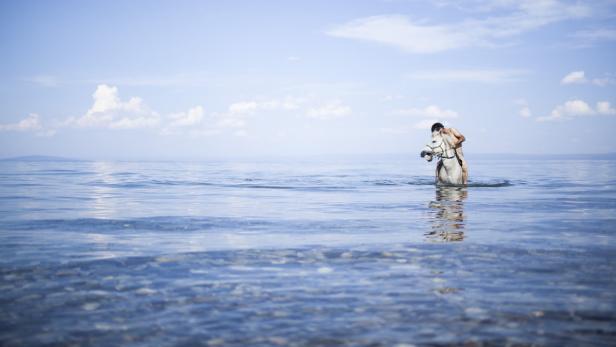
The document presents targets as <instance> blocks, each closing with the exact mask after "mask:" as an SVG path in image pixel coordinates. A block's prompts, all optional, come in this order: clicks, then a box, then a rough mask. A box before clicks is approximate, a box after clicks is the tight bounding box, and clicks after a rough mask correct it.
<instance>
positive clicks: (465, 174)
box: [456, 148, 468, 184]
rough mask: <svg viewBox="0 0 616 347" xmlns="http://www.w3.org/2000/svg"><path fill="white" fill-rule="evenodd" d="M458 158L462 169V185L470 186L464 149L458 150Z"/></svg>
mask: <svg viewBox="0 0 616 347" xmlns="http://www.w3.org/2000/svg"><path fill="white" fill-rule="evenodd" d="M456 156H457V157H458V162H459V163H460V166H461V167H462V183H463V184H468V165H467V164H466V160H465V159H464V154H462V148H456Z"/></svg>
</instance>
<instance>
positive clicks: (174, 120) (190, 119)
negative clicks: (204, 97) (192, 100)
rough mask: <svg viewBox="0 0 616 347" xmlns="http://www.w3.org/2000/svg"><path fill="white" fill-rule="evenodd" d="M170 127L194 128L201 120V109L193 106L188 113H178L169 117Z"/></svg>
mask: <svg viewBox="0 0 616 347" xmlns="http://www.w3.org/2000/svg"><path fill="white" fill-rule="evenodd" d="M169 118H170V119H171V122H170V123H169V126H171V127H191V126H195V125H197V124H199V123H201V121H202V120H203V107H201V106H195V107H193V108H191V109H189V110H188V112H180V113H174V114H171V115H169Z"/></svg>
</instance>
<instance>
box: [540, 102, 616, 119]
mask: <svg viewBox="0 0 616 347" xmlns="http://www.w3.org/2000/svg"><path fill="white" fill-rule="evenodd" d="M593 115H616V109H614V108H612V107H611V105H610V103H609V102H607V101H600V102H598V103H597V106H596V109H593V108H592V107H591V106H590V105H589V104H588V103H586V102H585V101H583V100H570V101H567V102H565V103H564V104H562V105H558V106H556V108H554V110H552V112H551V113H550V115H549V116H545V117H539V118H537V121H539V122H545V121H555V120H566V119H573V118H575V117H588V116H593Z"/></svg>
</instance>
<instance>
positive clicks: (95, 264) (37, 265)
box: [0, 158, 616, 346]
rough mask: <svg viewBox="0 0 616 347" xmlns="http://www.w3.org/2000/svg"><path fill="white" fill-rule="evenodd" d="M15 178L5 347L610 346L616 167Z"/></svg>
mask: <svg viewBox="0 0 616 347" xmlns="http://www.w3.org/2000/svg"><path fill="white" fill-rule="evenodd" d="M470 166H471V178H472V182H471V184H470V185H469V187H468V188H455V187H444V188H435V186H434V184H433V178H432V172H433V171H432V170H433V165H429V164H426V163H425V162H421V161H419V160H415V158H412V159H408V158H402V159H400V158H388V159H387V160H378V161H377V160H364V161H358V160H355V161H333V160H323V161H318V160H312V161H294V162H282V161H281V162H257V163H255V162H253V163H250V162H243V163H238V162H235V163H230V162H209V163H174V162H8V161H6V162H0V255H1V257H0V344H2V345H6V346H20V345H23V346H32V345H71V344H76V345H91V346H113V345H120V344H122V345H129V346H151V345H178V346H195V345H211V346H217V345H218V346H234V345H235V346H246V345H263V346H271V345H290V346H307V345H310V346H320V345H323V346H338V345H342V346H344V345H349V346H351V345H352V346H356V345H365V346H380V345H383V346H395V345H400V346H406V345H417V346H422V345H429V346H435V345H499V346H500V345H507V344H509V345H531V344H535V345H555V346H562V345H575V346H579V345H587V346H598V345H611V344H614V341H616V324H615V323H616V243H615V242H614V241H613V236H614V231H615V230H616V213H615V212H616V162H615V161H608V160H595V161H591V160H564V161H557V160H545V161H538V160H528V161H527V160H512V161H505V160H473V161H471V162H470Z"/></svg>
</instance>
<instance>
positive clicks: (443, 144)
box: [419, 131, 451, 161]
mask: <svg viewBox="0 0 616 347" xmlns="http://www.w3.org/2000/svg"><path fill="white" fill-rule="evenodd" d="M450 148H451V145H450V142H449V141H448V139H447V137H446V136H443V134H441V132H440V131H434V132H432V142H430V143H429V144H427V145H426V146H425V147H424V149H423V150H422V151H421V153H420V154H419V155H420V156H421V157H422V158H424V159H426V160H427V161H432V159H433V158H434V157H442V156H443V155H444V154H445V152H446V151H447V150H449V149H450Z"/></svg>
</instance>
